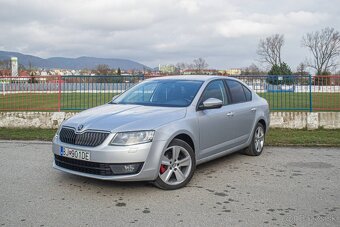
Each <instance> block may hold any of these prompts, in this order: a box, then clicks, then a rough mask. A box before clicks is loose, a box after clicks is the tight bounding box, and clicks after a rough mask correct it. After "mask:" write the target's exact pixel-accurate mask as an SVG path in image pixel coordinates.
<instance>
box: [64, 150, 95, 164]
mask: <svg viewBox="0 0 340 227" xmlns="http://www.w3.org/2000/svg"><path fill="white" fill-rule="evenodd" d="M60 156H64V157H68V158H74V159H79V160H85V161H90V160H91V155H90V152H88V151H80V150H75V149H72V148H67V147H60Z"/></svg>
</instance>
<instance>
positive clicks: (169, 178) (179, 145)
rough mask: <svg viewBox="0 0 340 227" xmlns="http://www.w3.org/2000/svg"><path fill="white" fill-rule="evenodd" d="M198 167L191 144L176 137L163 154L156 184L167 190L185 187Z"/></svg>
mask: <svg viewBox="0 0 340 227" xmlns="http://www.w3.org/2000/svg"><path fill="white" fill-rule="evenodd" d="M195 168H196V161H195V154H194V151H193V149H192V148H191V147H190V145H189V144H187V143H186V142H184V141H183V140H180V139H174V140H173V141H172V142H171V143H170V144H169V146H168V148H167V149H166V150H165V151H164V153H163V154H162V156H161V164H160V167H159V173H158V177H157V179H156V181H155V182H154V184H155V185H156V186H157V187H159V188H161V189H166V190H174V189H178V188H181V187H184V186H185V185H186V184H187V183H188V182H189V181H190V180H191V178H192V176H193V174H194V171H195Z"/></svg>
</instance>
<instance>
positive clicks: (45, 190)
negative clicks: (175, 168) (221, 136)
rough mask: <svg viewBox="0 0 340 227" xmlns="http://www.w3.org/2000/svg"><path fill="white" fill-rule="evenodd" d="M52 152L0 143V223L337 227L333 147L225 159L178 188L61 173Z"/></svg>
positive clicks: (337, 166) (339, 166)
mask: <svg viewBox="0 0 340 227" xmlns="http://www.w3.org/2000/svg"><path fill="white" fill-rule="evenodd" d="M50 150H51V145H50V144H48V143H32V142H7V141H0V226H72V225H74V226H123V225H124V226H125V225H131V226H174V225H182V226H266V225H268V226H295V225H296V226H340V150H339V148H315V149H314V148H290V147H287V148H283V147H281V148H278V147H267V148H265V151H264V153H263V155H261V156H260V157H249V156H244V155H240V154H233V155H229V156H226V157H224V158H221V159H218V160H215V161H212V162H209V163H206V164H203V165H200V166H198V168H197V171H196V174H195V176H194V177H193V179H192V181H191V183H190V184H189V186H187V187H185V188H183V189H181V190H176V191H162V190H159V189H157V188H155V187H153V186H152V185H150V184H148V183H145V182H139V183H138V182H134V183H119V182H104V181H98V180H93V179H87V178H83V177H78V176H73V175H69V174H64V173H61V172H59V171H56V170H54V169H52V168H51V164H52V153H51V151H50Z"/></svg>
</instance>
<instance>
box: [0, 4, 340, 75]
mask: <svg viewBox="0 0 340 227" xmlns="http://www.w3.org/2000/svg"><path fill="white" fill-rule="evenodd" d="M0 6H1V7H0V31H1V32H0V50H8V51H18V52H22V53H26V54H33V55H38V56H41V57H52V56H64V57H79V56H93V57H112V58H127V59H131V60H136V61H139V62H141V63H144V64H146V65H148V66H157V65H158V64H166V63H176V62H179V61H184V62H191V61H192V60H193V59H194V58H198V57H203V58H205V59H206V60H207V62H208V63H209V65H210V67H211V68H218V69H226V68H231V67H244V66H248V65H250V64H251V63H252V62H256V61H255V59H256V58H257V56H256V48H257V44H258V41H259V39H260V38H263V37H266V36H268V35H271V34H274V33H282V34H284V35H285V39H286V43H285V45H284V48H283V58H284V60H285V61H286V62H288V64H289V65H290V66H291V67H292V69H295V68H296V66H297V65H298V64H299V63H300V62H302V61H304V60H305V58H306V57H308V52H307V50H306V49H304V48H302V47H301V37H302V36H303V34H305V33H306V32H311V31H315V30H319V29H321V28H324V27H327V26H330V27H334V28H335V29H337V30H339V28H340V0H285V1H278V0H224V1H223V0H182V1H181V0H158V1H156V0H96V1H94V0H58V1H55V0H21V1H20V0H0Z"/></svg>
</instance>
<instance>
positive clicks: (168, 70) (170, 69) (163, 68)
mask: <svg viewBox="0 0 340 227" xmlns="http://www.w3.org/2000/svg"><path fill="white" fill-rule="evenodd" d="M158 68H159V71H160V72H161V73H164V74H174V73H176V67H175V66H174V65H159V67H158Z"/></svg>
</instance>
